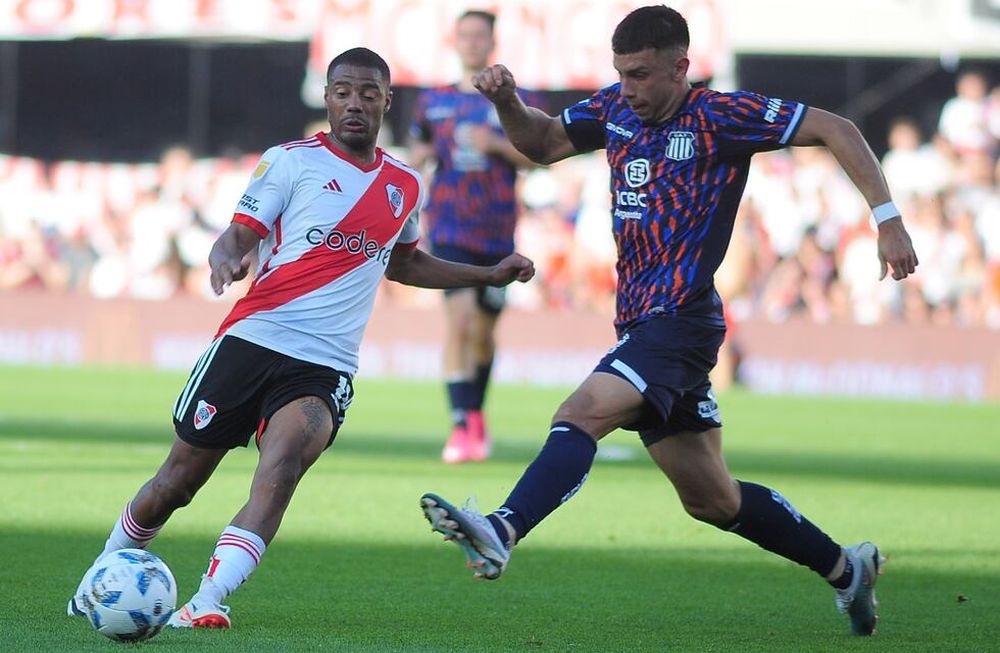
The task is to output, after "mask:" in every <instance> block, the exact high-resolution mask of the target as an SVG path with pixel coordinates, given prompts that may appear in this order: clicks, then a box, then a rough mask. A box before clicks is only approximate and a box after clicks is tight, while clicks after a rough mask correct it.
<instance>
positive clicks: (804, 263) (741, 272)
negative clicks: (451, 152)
mask: <svg viewBox="0 0 1000 653" xmlns="http://www.w3.org/2000/svg"><path fill="white" fill-rule="evenodd" d="M888 136H889V149H888V151H887V152H886V154H885V156H884V157H883V160H882V162H883V165H884V169H885V174H886V177H887V179H888V182H889V185H890V187H891V188H892V190H893V196H894V199H895V201H896V203H897V205H898V206H899V207H900V208H901V209H902V210H903V214H904V216H905V220H906V223H907V226H908V228H909V230H910V233H911V235H912V237H913V239H914V244H915V247H916V250H917V254H918V256H919V257H920V267H919V269H918V272H917V274H916V276H915V277H912V278H911V280H907V281H906V282H905V283H902V284H895V283H879V280H878V278H879V265H878V260H877V256H876V240H875V231H874V228H873V226H872V224H873V223H872V222H871V220H870V214H869V211H868V207H867V206H866V204H865V202H864V200H863V199H862V198H861V196H860V195H859V194H858V192H857V191H856V190H855V189H854V187H853V186H852V184H851V183H850V181H849V180H848V179H847V178H846V176H845V175H844V174H843V173H842V172H841V171H840V169H839V167H838V166H837V165H836V163H835V162H834V161H833V160H832V159H831V157H830V156H829V154H828V153H827V152H826V151H825V150H823V149H820V148H794V149H791V150H783V151H778V152H773V153H768V154H759V155H757V156H755V157H754V159H753V161H754V163H753V166H752V169H751V173H750V178H749V181H748V183H747V192H746V195H745V198H744V201H743V204H742V206H741V208H740V214H739V216H738V218H737V223H736V229H735V232H734V234H733V239H732V244H731V246H730V251H729V255H728V257H727V259H726V261H725V263H724V264H723V266H722V268H721V269H720V270H719V272H718V274H717V276H716V282H717V286H718V288H719V291H720V292H721V293H722V294H723V296H724V297H725V298H726V299H727V300H728V303H729V309H730V311H731V313H732V317H733V318H735V319H737V320H739V319H743V318H746V317H750V316H760V317H765V318H767V319H770V320H777V321H780V320H786V319H792V318H795V317H807V318H809V319H812V320H814V321H817V322H854V323H863V324H871V323H877V322H883V321H895V320H903V321H908V322H924V323H935V324H953V325H962V326H988V327H990V328H994V329H1000V163H998V154H1000V86H998V87H996V88H994V89H993V90H992V91H989V85H988V82H987V80H986V79H985V78H984V77H983V76H982V75H979V74H977V73H966V74H964V75H962V76H961V77H959V79H958V83H957V93H956V96H955V97H953V98H951V99H950V100H948V102H947V103H946V104H945V106H944V108H943V110H942V112H941V116H940V121H939V124H938V127H937V130H936V131H935V133H932V134H922V133H921V132H920V129H919V127H918V124H917V122H915V121H914V120H913V119H910V118H907V117H900V118H898V119H897V120H896V121H895V123H894V124H893V125H892V127H891V131H890V133H889V135H888ZM387 149H389V150H390V151H391V152H393V153H394V154H395V155H396V156H397V157H399V158H401V159H404V160H405V159H406V152H405V150H402V149H396V148H393V147H389V148H387ZM255 163H256V156H240V157H231V158H216V159H193V158H192V157H191V155H190V153H189V152H188V151H187V150H185V149H184V148H182V147H177V148H173V149H171V150H169V151H167V152H166V153H165V154H164V156H163V157H162V159H161V160H160V161H159V162H157V163H149V164H124V163H112V164H107V163H88V162H76V161H59V162H42V161H38V160H34V159H28V158H23V157H14V156H5V155H0V198H3V199H2V201H0V291H4V290H9V289H18V288H39V289H49V290H53V291H61V292H76V293H87V294H90V295H92V296H94V297H98V298H112V297H133V298H140V299H148V300H156V299H163V298H167V297H170V296H173V295H175V294H178V293H186V294H190V295H196V296H203V297H210V296H211V291H210V289H209V286H208V272H207V263H206V261H207V257H208V252H209V249H210V247H211V245H212V242H213V241H214V239H215V237H216V236H217V235H218V234H219V233H220V232H221V230H222V229H224V228H225V227H226V225H227V224H228V223H229V220H230V219H231V217H232V213H233V209H234V207H235V205H236V202H237V201H238V199H239V197H240V195H241V194H242V191H243V190H244V188H245V185H246V182H247V180H248V179H249V175H250V172H251V171H252V170H253V167H254V165H255ZM520 183H521V186H520V197H521V203H522V207H523V212H522V216H521V219H520V224H519V228H518V243H519V246H518V247H519V250H520V251H522V252H523V253H524V254H526V255H528V256H529V257H532V258H533V259H534V260H535V262H536V265H537V268H538V271H539V274H538V277H537V278H536V280H535V281H533V282H532V283H530V284H527V285H524V286H521V285H518V284H515V286H513V287H512V288H511V293H510V302H511V304H513V305H515V306H519V307H522V308H528V309H532V308H567V307H572V308H583V309H592V310H598V311H602V312H608V313H610V311H611V310H612V309H613V304H614V297H613V295H614V283H615V277H614V259H615V252H614V243H613V241H612V239H611V235H610V225H609V220H610V211H609V208H610V207H609V202H610V197H609V193H608V173H607V164H606V163H605V161H604V158H603V153H593V154H589V155H585V156H581V157H574V158H572V159H569V160H567V161H565V162H562V163H560V164H557V165H556V166H553V167H551V168H545V169H535V170H532V171H530V172H526V173H524V174H523V176H522V179H521V182H520ZM381 300H382V301H394V302H401V303H407V304H417V305H420V304H433V303H436V302H438V301H439V294H438V293H436V292H432V291H416V290H411V289H404V288H401V287H398V286H395V287H393V286H388V285H387V286H386V288H385V292H384V293H383V295H382V299H381Z"/></svg>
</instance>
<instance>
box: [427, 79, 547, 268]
mask: <svg viewBox="0 0 1000 653" xmlns="http://www.w3.org/2000/svg"><path fill="white" fill-rule="evenodd" d="M521 97H522V99H524V101H525V102H526V103H527V104H529V105H534V106H540V105H539V102H538V97H537V95H536V94H533V93H523V92H522V93H521ZM479 126H486V127H487V128H489V129H492V130H493V131H494V132H496V133H497V134H500V135H503V129H502V127H501V126H500V119H499V117H498V116H497V113H496V109H495V108H494V107H493V105H492V104H491V103H490V101H489V100H487V99H486V98H484V97H483V96H482V95H480V94H479V93H463V92H462V91H460V90H459V89H458V87H457V86H455V85H452V86H442V87H438V88H432V89H428V90H426V91H424V92H423V93H422V94H421V96H420V99H419V100H418V102H417V107H416V110H415V112H414V116H413V124H412V127H411V128H410V137H411V138H413V139H416V140H419V141H422V142H424V143H428V144H430V145H432V146H433V148H434V154H435V157H436V158H437V170H436V172H435V173H434V179H433V181H432V182H431V187H430V193H429V199H428V202H427V206H426V207H425V212H424V213H422V214H421V218H422V220H423V222H424V224H425V226H426V227H427V235H428V238H429V239H430V242H431V244H433V245H439V246H440V245H446V246H452V247H460V248H462V249H464V250H468V251H470V252H474V253H477V254H487V255H498V256H506V255H507V254H510V253H511V252H513V251H514V226H515V223H516V221H517V202H516V198H515V195H514V182H515V180H516V176H517V169H516V168H515V167H514V166H513V165H511V164H510V163H509V162H508V161H507V160H506V159H503V158H501V157H499V156H493V155H489V156H488V155H485V154H483V153H482V152H480V151H479V150H477V149H476V148H475V147H474V146H473V144H472V133H471V132H472V130H473V129H475V128H477V127H479Z"/></svg>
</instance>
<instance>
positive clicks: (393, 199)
mask: <svg viewBox="0 0 1000 653" xmlns="http://www.w3.org/2000/svg"><path fill="white" fill-rule="evenodd" d="M385 194H386V196H387V197H388V198H389V208H391V209H392V215H393V217H395V218H399V216H400V215H402V213H403V189H402V188H400V187H399V186H397V185H395V184H386V185H385Z"/></svg>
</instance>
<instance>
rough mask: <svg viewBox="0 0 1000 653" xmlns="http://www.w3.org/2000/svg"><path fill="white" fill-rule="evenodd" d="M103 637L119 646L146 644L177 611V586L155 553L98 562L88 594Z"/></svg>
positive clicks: (88, 607) (87, 607)
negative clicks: (145, 641) (120, 644)
mask: <svg viewBox="0 0 1000 653" xmlns="http://www.w3.org/2000/svg"><path fill="white" fill-rule="evenodd" d="M82 603H83V609H84V612H86V613H87V616H88V617H90V623H91V624H93V626H94V628H95V629H96V630H97V632H99V633H101V634H102V635H104V636H105V637H109V638H111V639H113V640H115V641H117V642H141V641H143V640H145V639H149V638H150V637H152V636H153V635H155V634H156V633H158V632H160V630H161V629H162V628H163V626H164V625H166V623H167V620H168V619H170V615H171V614H172V613H173V611H174V608H175V607H176V606H177V584H176V583H175V582H174V575H173V574H172V573H170V568H169V567H167V565H166V563H164V562H163V561H162V560H160V559H159V558H158V557H157V556H155V555H154V554H152V553H150V552H149V551H143V550H142V549H121V550H119V551H112V552H111V553H109V554H108V555H106V556H104V557H103V558H101V559H100V560H98V561H97V562H96V563H95V564H94V566H93V567H91V570H90V572H89V573H88V577H87V582H86V583H85V584H84V590H83V594H82Z"/></svg>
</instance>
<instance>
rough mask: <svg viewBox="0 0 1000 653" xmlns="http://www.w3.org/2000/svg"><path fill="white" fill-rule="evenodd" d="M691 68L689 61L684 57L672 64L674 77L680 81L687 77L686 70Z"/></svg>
mask: <svg viewBox="0 0 1000 653" xmlns="http://www.w3.org/2000/svg"><path fill="white" fill-rule="evenodd" d="M690 67H691V60H690V59H688V58H687V57H686V56H683V57H680V58H679V59H677V61H676V62H675V63H674V77H675V78H676V79H677V80H678V81H680V80H681V79H683V78H684V77H686V76H687V73H688V68H690Z"/></svg>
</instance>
